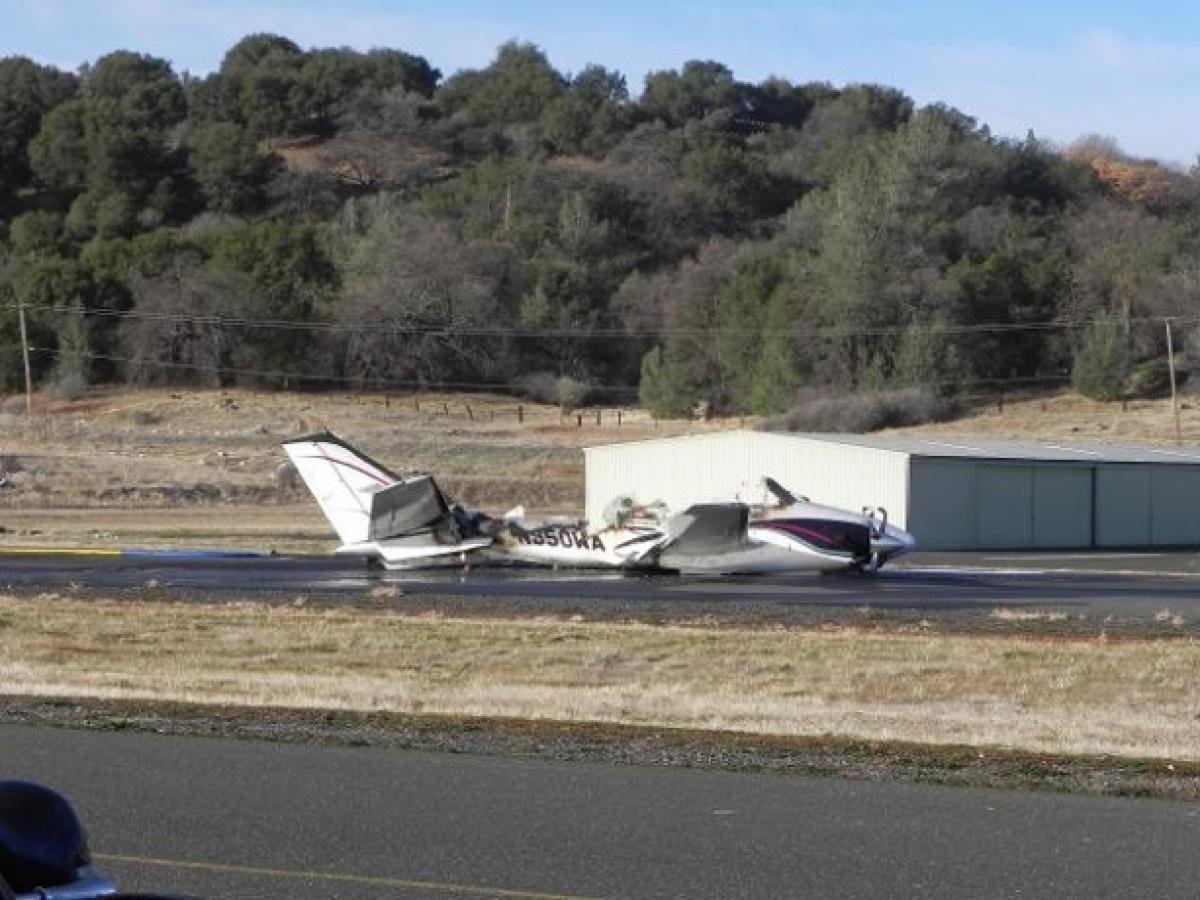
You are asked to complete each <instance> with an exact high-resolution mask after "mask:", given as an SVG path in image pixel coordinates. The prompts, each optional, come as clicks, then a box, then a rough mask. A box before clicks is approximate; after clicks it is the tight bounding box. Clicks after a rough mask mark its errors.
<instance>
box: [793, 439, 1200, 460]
mask: <svg viewBox="0 0 1200 900" xmlns="http://www.w3.org/2000/svg"><path fill="white" fill-rule="evenodd" d="M789 436H793V435H783V437H789ZM794 437H803V438H807V439H809V440H815V441H832V442H834V443H839V444H851V445H853V446H857V447H871V448H874V449H877V450H890V451H892V452H895V453H906V454H908V455H909V456H926V457H963V458H967V459H1007V460H1014V461H1029V462H1033V461H1039V462H1040V461H1051V462H1115V463H1182V464H1185V465H1186V464H1192V465H1200V446H1196V445H1194V444H1191V445H1190V444H1184V445H1179V446H1175V445H1171V446H1166V445H1162V446H1160V445H1155V444H1106V443H1105V444H1102V443H1099V442H1086V441H1012V440H997V439H995V438H976V437H959V436H957V435H936V436H934V435H930V436H928V437H925V436H921V435H914V434H897V435H890V434H881V435H872V434H797V435H794Z"/></svg>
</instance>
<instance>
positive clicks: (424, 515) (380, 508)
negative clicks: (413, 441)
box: [367, 475, 450, 541]
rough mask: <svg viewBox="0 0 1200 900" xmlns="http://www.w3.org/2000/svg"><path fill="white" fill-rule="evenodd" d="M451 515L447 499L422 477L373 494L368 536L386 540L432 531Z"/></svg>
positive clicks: (432, 481) (430, 482) (428, 478)
mask: <svg viewBox="0 0 1200 900" xmlns="http://www.w3.org/2000/svg"><path fill="white" fill-rule="evenodd" d="M449 512H450V508H449V506H448V505H447V503H446V499H445V498H444V497H443V496H442V492H441V491H440V490H438V486H437V484H436V483H435V482H434V480H433V479H432V478H431V477H430V476H428V475H418V476H416V477H414V478H410V479H409V480H407V481H402V482H400V483H399V484H393V485H391V486H390V487H386V488H383V489H382V490H380V491H377V492H375V493H374V494H372V495H371V527H370V530H369V532H368V535H367V536H368V537H369V538H370V540H373V541H382V540H386V539H388V538H391V537H398V536H399V535H403V534H409V533H411V532H413V531H416V530H417V529H420V528H430V527H432V526H433V525H436V524H437V523H438V522H440V521H442V520H443V519H444V518H445V517H446V516H447V515H448V514H449Z"/></svg>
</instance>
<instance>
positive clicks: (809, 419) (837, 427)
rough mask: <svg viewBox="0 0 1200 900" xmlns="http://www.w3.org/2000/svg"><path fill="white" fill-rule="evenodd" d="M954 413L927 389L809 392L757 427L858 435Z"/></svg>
mask: <svg viewBox="0 0 1200 900" xmlns="http://www.w3.org/2000/svg"><path fill="white" fill-rule="evenodd" d="M954 412H955V408H954V404H953V403H951V402H950V401H949V400H947V399H946V398H945V397H942V396H941V395H939V394H937V393H936V392H934V391H931V390H929V389H928V388H903V389H901V390H893V391H870V392H862V393H856V394H836V395H830V394H822V393H820V392H818V391H811V390H806V391H801V393H800V395H799V396H798V397H797V398H796V402H795V403H794V404H793V405H792V408H791V409H790V410H788V411H787V412H786V413H784V414H783V415H781V416H775V417H773V418H770V419H765V420H763V421H762V422H761V423H759V426H758V428H759V430H761V431H812V432H842V433H847V434H855V433H863V432H867V431H878V430H879V429H881V428H899V427H901V426H905V425H923V424H925V423H926V422H940V421H943V420H945V419H948V418H950V417H951V416H952V415H954Z"/></svg>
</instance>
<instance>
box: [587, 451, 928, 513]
mask: <svg viewBox="0 0 1200 900" xmlns="http://www.w3.org/2000/svg"><path fill="white" fill-rule="evenodd" d="M585 452H586V473H587V486H586V498H587V517H588V519H589V521H591V522H599V521H600V519H601V517H602V515H603V512H604V509H605V508H606V507H607V506H608V504H609V503H611V502H612V500H613V499H614V498H615V497H618V496H622V495H628V496H632V497H634V498H636V499H637V500H638V501H639V502H650V501H653V500H662V501H663V502H665V503H666V504H667V505H668V506H671V507H672V508H680V507H683V506H686V505H688V504H690V503H700V502H704V501H708V500H729V499H732V498H733V497H735V496H738V495H739V493H741V494H743V496H744V495H745V492H746V491H747V490H753V488H754V487H755V485H756V483H757V482H758V481H760V480H761V479H762V478H763V477H764V476H768V475H769V476H771V477H773V478H774V479H775V480H776V481H778V482H779V483H780V484H782V485H784V486H785V487H787V488H788V489H789V490H791V491H793V492H795V493H798V494H803V495H804V496H806V497H809V498H810V499H812V500H814V501H816V502H819V503H828V504H830V505H833V506H840V507H845V508H848V509H859V508H861V507H863V506H883V507H886V508H887V510H888V515H889V516H890V517H891V519H892V521H894V522H896V523H897V524H899V525H901V526H903V524H904V521H905V518H906V516H907V511H908V509H907V507H908V504H907V497H908V492H907V473H908V460H907V457H906V456H904V455H903V454H897V453H891V452H887V451H880V450H874V449H871V448H863V447H847V446H844V445H840V444H833V443H830V442H827V441H809V440H805V439H803V438H795V437H789V436H780V435H772V434H763V433H760V432H745V431H737V432H721V433H716V434H705V435H695V436H690V437H684V438H678V439H674V440H656V441H647V442H645V443H641V444H638V443H632V444H617V445H611V446H607V447H591V448H588V450H587V451H585Z"/></svg>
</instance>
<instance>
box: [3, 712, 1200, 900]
mask: <svg viewBox="0 0 1200 900" xmlns="http://www.w3.org/2000/svg"><path fill="white" fill-rule="evenodd" d="M0 775H2V776H3V777H17V778H31V779H37V780H40V781H43V782H46V783H49V784H51V785H53V786H55V787H58V788H60V789H62V790H65V791H66V792H67V793H68V794H69V795H70V796H71V797H72V798H73V799H74V800H75V801H76V803H77V805H78V806H79V808H80V810H81V812H82V813H83V815H84V817H85V819H86V821H87V823H88V825H89V827H90V831H91V834H92V838H93V845H94V847H95V850H96V851H97V857H98V862H99V864H100V865H101V866H102V867H103V868H105V869H106V870H107V871H109V872H110V873H111V874H112V875H114V876H115V877H116V878H117V880H118V882H119V883H120V884H121V886H122V887H123V888H124V889H126V890H171V891H180V892H190V893H192V894H195V895H201V896H208V897H261V898H275V897H278V898H334V897H338V898H384V897H397V898H418V897H422V898H445V897H506V898H524V900H537V898H551V897H561V898H592V897H647V898H649V897H680V898H683V897H686V898H707V897H713V898H718V897H719V898H739V897H753V898H771V897H780V898H783V897H840V898H857V897H870V898H877V897H921V898H943V897H944V898H955V900H958V898H985V897H986V898H993V897H1056V898H1074V897H1079V898H1084V897H1087V898H1093V897H1122V898H1137V897H1146V898H1151V897H1154V898H1170V897H1189V898H1194V897H1195V896H1196V895H1197V885H1198V884H1200V854H1197V853H1196V847H1197V846H1198V844H1200V806H1197V805H1193V804H1185V803H1173V802H1165V801H1150V800H1134V799H1103V798H1089V797H1072V796H1058V795H1046V794H1041V795H1039V794H1022V793H1016V792H998V791H985V790H968V789H950V788H938V787H929V786H920V785H911V784H901V783H866V782H851V781H838V780H825V779H816V778H812V779H804V778H788V777H780V776H772V775H750V774H734V773H727V772H705V771H693V770H684V769H656V768H640V767H622V766H603V765H593V764H582V763H554V762H545V761H527V760H513V759H503V758H495V757H483V756H458V755H449V754H426V753H414V752H396V751H385V750H376V749H370V748H339V747H322V746H311V745H310V746H304V745H286V744H270V743H260V742H254V741H239V740H230V739H218V738H187V737H168V736H162V735H145V734H132V733H104V732H96V731H71V730H65V729H52V728H37V727H29V726H17V725H6V726H0Z"/></svg>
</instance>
